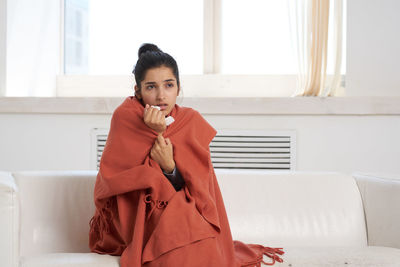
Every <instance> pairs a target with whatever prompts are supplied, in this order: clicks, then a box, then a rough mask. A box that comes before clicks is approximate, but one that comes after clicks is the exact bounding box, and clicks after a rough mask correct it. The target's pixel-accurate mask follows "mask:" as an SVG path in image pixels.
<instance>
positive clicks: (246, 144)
mask: <svg viewBox="0 0 400 267" xmlns="http://www.w3.org/2000/svg"><path fill="white" fill-rule="evenodd" d="M294 140H295V132H294V131H293V132H288V131H223V130H219V131H218V134H217V135H216V136H215V137H214V139H213V140H212V141H211V143H210V152H211V161H212V163H213V166H214V168H221V169H269V170H293V169H294V157H293V155H294Z"/></svg>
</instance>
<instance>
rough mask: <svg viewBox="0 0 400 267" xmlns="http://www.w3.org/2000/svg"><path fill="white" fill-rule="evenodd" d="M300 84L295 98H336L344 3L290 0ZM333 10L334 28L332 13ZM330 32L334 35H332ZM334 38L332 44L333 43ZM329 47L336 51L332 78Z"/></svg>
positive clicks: (333, 0)
mask: <svg viewBox="0 0 400 267" xmlns="http://www.w3.org/2000/svg"><path fill="white" fill-rule="evenodd" d="M288 5H289V20H290V27H291V36H292V44H293V48H294V50H295V55H296V59H297V63H298V80H297V81H298V82H297V88H296V91H295V93H294V94H293V95H292V96H335V95H337V94H336V93H337V90H338V88H339V86H340V81H341V74H340V69H341V63H342V62H341V59H342V25H343V22H342V21H343V0H331V1H329V0H288ZM330 8H333V12H332V14H333V18H332V19H331V22H333V25H331V26H333V27H329V21H330V20H329V13H330V12H329V11H330ZM329 28H331V29H332V32H331V33H329ZM330 38H332V40H330ZM328 43H329V44H330V45H333V47H332V48H333V49H330V51H334V52H333V53H334V55H333V57H330V58H333V60H332V61H333V62H329V64H333V69H334V71H333V74H331V75H327V64H328V62H327V59H328Z"/></svg>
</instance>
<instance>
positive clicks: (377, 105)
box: [0, 96, 400, 115]
mask: <svg viewBox="0 0 400 267" xmlns="http://www.w3.org/2000/svg"><path fill="white" fill-rule="evenodd" d="M124 99H125V97H0V113H28V114H29V113H49V114H112V112H113V111H114V110H115V108H116V107H118V105H120V104H121V103H122V102H123V101H124ZM177 104H178V105H179V106H187V107H191V108H194V109H195V110H197V111H199V112H200V113H202V114H242V115H246V114H260V115H400V96H395V97H392V96H378V97H373V96H365V97H363V96H357V97H355V96H352V97H260V98H240V97H224V98H218V97H205V98H195V97H186V98H183V99H180V98H178V99H177Z"/></svg>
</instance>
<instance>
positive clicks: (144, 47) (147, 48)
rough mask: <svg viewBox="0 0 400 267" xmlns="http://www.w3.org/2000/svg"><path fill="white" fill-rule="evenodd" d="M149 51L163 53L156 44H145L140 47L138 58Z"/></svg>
mask: <svg viewBox="0 0 400 267" xmlns="http://www.w3.org/2000/svg"><path fill="white" fill-rule="evenodd" d="M147 51H154V52H162V51H161V49H160V48H158V46H156V45H155V44H150V43H144V44H142V45H141V46H140V48H139V52H138V56H139V57H140V56H141V55H142V54H143V53H146V52H147Z"/></svg>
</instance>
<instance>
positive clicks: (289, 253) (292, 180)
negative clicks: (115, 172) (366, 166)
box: [0, 169, 400, 267]
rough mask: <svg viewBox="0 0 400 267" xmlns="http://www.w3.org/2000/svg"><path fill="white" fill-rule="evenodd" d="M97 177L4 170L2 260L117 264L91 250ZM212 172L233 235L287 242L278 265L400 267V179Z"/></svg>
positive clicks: (30, 265)
mask: <svg viewBox="0 0 400 267" xmlns="http://www.w3.org/2000/svg"><path fill="white" fill-rule="evenodd" d="M96 174H97V172H96V171H24V172H14V173H9V172H0V210H1V217H0V234H1V235H0V236H1V239H0V266H1V267H9V266H10V267H17V266H23V267H70V266H74V267H76V266H77V267H89V266H92V267H102V266H107V267H113V266H119V257H115V256H109V255H99V254H96V253H91V252H90V251H89V248H88V231H89V220H90V218H91V216H92V215H93V213H94V204H93V187H94V183H95V179H96ZM216 175H217V179H218V182H219V185H220V189H221V192H222V195H223V197H224V202H225V206H226V210H227V213H228V218H229V222H230V225H231V230H232V235H233V237H234V239H238V240H241V241H243V242H246V243H259V244H263V245H265V246H272V247H283V248H284V251H285V254H284V255H282V257H283V259H284V262H283V263H278V262H277V263H276V266H292V267H310V266H335V267H336V266H349V267H350V266H351V267H354V266H400V179H398V180H397V179H394V178H393V179H387V178H379V177H374V176H368V175H362V174H360V173H358V174H357V173H355V174H353V175H346V174H341V173H333V172H287V171H286V172H265V171H233V170H219V169H216ZM264 260H265V261H268V260H269V258H267V257H266V256H265V259H264ZM189 267H190V266H189Z"/></svg>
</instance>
